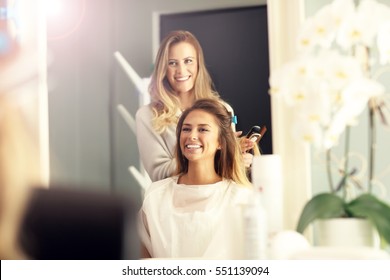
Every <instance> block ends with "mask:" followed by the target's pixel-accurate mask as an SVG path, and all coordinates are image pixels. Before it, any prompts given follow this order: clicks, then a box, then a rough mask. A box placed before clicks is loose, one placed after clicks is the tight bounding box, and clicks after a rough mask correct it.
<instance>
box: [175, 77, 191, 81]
mask: <svg viewBox="0 0 390 280" xmlns="http://www.w3.org/2000/svg"><path fill="white" fill-rule="evenodd" d="M189 78H190V76H185V77H180V78H176V80H177V81H179V82H183V81H187V80H188V79H189Z"/></svg>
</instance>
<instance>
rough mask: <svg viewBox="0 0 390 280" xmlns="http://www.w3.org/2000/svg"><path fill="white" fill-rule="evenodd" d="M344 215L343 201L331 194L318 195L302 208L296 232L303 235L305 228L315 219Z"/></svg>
mask: <svg viewBox="0 0 390 280" xmlns="http://www.w3.org/2000/svg"><path fill="white" fill-rule="evenodd" d="M344 215H345V210H344V201H343V200H342V199H341V197H339V196H337V195H335V194H332V193H322V194H318V195H316V196H314V197H313V198H312V199H311V200H309V201H308V202H307V203H306V205H305V207H304V208H303V211H302V214H301V216H300V218H299V222H298V226H297V231H298V232H299V233H303V232H304V230H305V229H306V227H307V226H308V225H309V224H310V223H311V222H313V221H314V220H316V219H328V218H336V217H342V216H344Z"/></svg>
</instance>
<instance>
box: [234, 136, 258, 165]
mask: <svg viewBox="0 0 390 280" xmlns="http://www.w3.org/2000/svg"><path fill="white" fill-rule="evenodd" d="M241 135H242V131H237V132H236V136H237V137H240V136H241ZM239 141H240V147H241V153H242V156H243V159H244V165H245V167H246V168H249V167H251V165H252V161H253V155H252V154H251V153H248V151H249V150H251V149H253V148H254V146H255V143H253V142H252V141H251V140H249V139H248V138H246V137H241V138H239Z"/></svg>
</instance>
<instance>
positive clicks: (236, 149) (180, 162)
mask: <svg viewBox="0 0 390 280" xmlns="http://www.w3.org/2000/svg"><path fill="white" fill-rule="evenodd" d="M194 110H202V111H205V112H207V113H209V114H211V115H213V116H214V117H215V120H216V122H217V124H218V128H219V129H218V130H219V142H220V143H221V149H220V150H218V151H217V153H216V154H215V158H214V169H215V172H216V173H217V174H218V175H219V176H221V177H222V178H224V179H230V180H232V181H234V182H236V183H237V184H240V185H247V186H250V185H251V183H250V182H249V180H248V178H247V176H246V173H245V166H244V162H243V157H242V153H241V148H240V146H239V141H238V140H237V137H236V135H235V133H234V131H233V130H232V128H231V115H230V113H229V112H228V111H227V109H226V107H225V106H224V105H223V104H222V103H221V102H219V101H217V100H214V99H198V100H197V101H195V103H194V104H193V105H192V107H191V108H189V109H187V110H185V111H184V112H183V114H182V115H181V117H180V119H179V122H178V124H177V128H176V143H177V145H176V162H177V172H176V173H177V174H186V173H187V172H188V159H187V158H186V157H185V156H184V155H183V153H182V151H181V148H180V145H179V144H178V143H180V134H181V130H182V127H183V122H184V120H185V119H186V117H187V116H188V114H189V113H191V112H192V111H194Z"/></svg>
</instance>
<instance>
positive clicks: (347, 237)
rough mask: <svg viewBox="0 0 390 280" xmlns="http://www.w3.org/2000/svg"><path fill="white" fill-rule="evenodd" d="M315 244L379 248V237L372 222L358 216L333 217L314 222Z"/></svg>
mask: <svg viewBox="0 0 390 280" xmlns="http://www.w3.org/2000/svg"><path fill="white" fill-rule="evenodd" d="M315 240H316V242H315V245H317V246H331V247H361V246H368V247H374V248H379V246H380V238H379V235H378V232H377V231H376V229H375V228H374V226H373V225H372V223H371V222H370V221H368V220H366V219H359V218H334V219H324V220H319V221H317V222H316V228H315Z"/></svg>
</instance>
